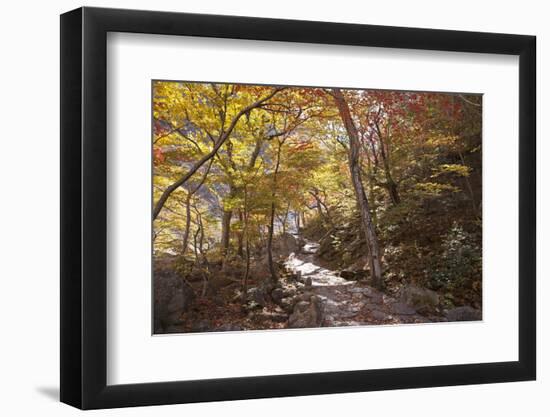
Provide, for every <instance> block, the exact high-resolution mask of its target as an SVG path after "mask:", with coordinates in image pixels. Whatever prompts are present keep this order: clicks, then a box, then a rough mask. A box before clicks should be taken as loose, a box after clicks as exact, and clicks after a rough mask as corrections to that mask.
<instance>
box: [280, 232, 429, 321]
mask: <svg viewBox="0 0 550 417" xmlns="http://www.w3.org/2000/svg"><path fill="white" fill-rule="evenodd" d="M318 249H319V245H318V244H317V243H315V242H309V241H306V242H305V244H304V245H303V247H302V248H301V250H300V251H299V252H298V253H292V254H291V255H290V256H289V257H288V258H287V259H286V261H285V264H284V265H285V268H286V269H287V271H289V272H290V273H291V275H290V276H291V277H293V279H290V280H287V281H286V282H285V284H284V287H285V290H286V291H295V292H296V293H297V294H298V295H297V297H296V298H297V300H295V303H294V308H293V311H292V314H291V315H290V318H289V327H319V326H323V327H331V326H356V325H370V324H396V323H426V322H431V321H434V318H428V317H425V316H423V315H421V314H420V313H418V312H417V311H416V310H415V309H414V308H413V307H412V306H410V305H409V304H407V303H405V302H403V301H400V300H398V299H396V298H394V297H391V296H388V295H387V294H384V293H382V292H380V291H378V290H376V289H374V288H373V287H370V286H368V285H366V284H363V283H360V282H357V281H351V280H347V279H345V278H342V277H341V276H340V275H339V274H338V273H337V272H335V271H331V270H329V269H326V268H323V267H322V266H320V265H318V261H317V260H316V253H317V251H318Z"/></svg>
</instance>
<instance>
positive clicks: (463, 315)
mask: <svg viewBox="0 0 550 417" xmlns="http://www.w3.org/2000/svg"><path fill="white" fill-rule="evenodd" d="M445 316H446V317H447V320H448V321H478V320H481V311H480V310H476V309H475V308H472V307H470V306H464V307H456V308H453V309H450V310H448V311H447V314H445Z"/></svg>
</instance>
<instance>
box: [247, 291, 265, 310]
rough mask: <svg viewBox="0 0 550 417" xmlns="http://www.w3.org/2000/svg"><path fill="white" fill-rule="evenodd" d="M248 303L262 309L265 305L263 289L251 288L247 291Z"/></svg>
mask: <svg viewBox="0 0 550 417" xmlns="http://www.w3.org/2000/svg"><path fill="white" fill-rule="evenodd" d="M246 296H247V299H248V301H251V302H253V303H255V304H257V305H258V306H260V307H264V306H265V305H266V304H267V294H266V292H265V290H264V289H263V288H260V287H252V288H249V289H248V292H247V294H246Z"/></svg>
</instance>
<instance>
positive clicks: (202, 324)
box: [191, 319, 212, 332]
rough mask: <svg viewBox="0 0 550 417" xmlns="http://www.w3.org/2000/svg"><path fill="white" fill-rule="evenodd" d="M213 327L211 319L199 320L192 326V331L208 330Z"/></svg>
mask: <svg viewBox="0 0 550 417" xmlns="http://www.w3.org/2000/svg"><path fill="white" fill-rule="evenodd" d="M211 329H212V324H211V323H210V320H206V319H204V320H199V321H197V322H195V323H193V325H192V326H191V331H193V332H208V331H210V330H211Z"/></svg>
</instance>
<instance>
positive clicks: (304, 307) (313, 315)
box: [288, 295, 324, 328]
mask: <svg viewBox="0 0 550 417" xmlns="http://www.w3.org/2000/svg"><path fill="white" fill-rule="evenodd" d="M323 319H324V308H323V303H322V302H321V299H320V298H319V297H317V296H315V295H312V296H311V297H310V300H309V302H307V301H299V302H298V303H296V305H295V306H294V311H293V312H292V314H291V315H290V317H289V318H288V327H289V328H306V327H320V326H321V325H322V323H323Z"/></svg>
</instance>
